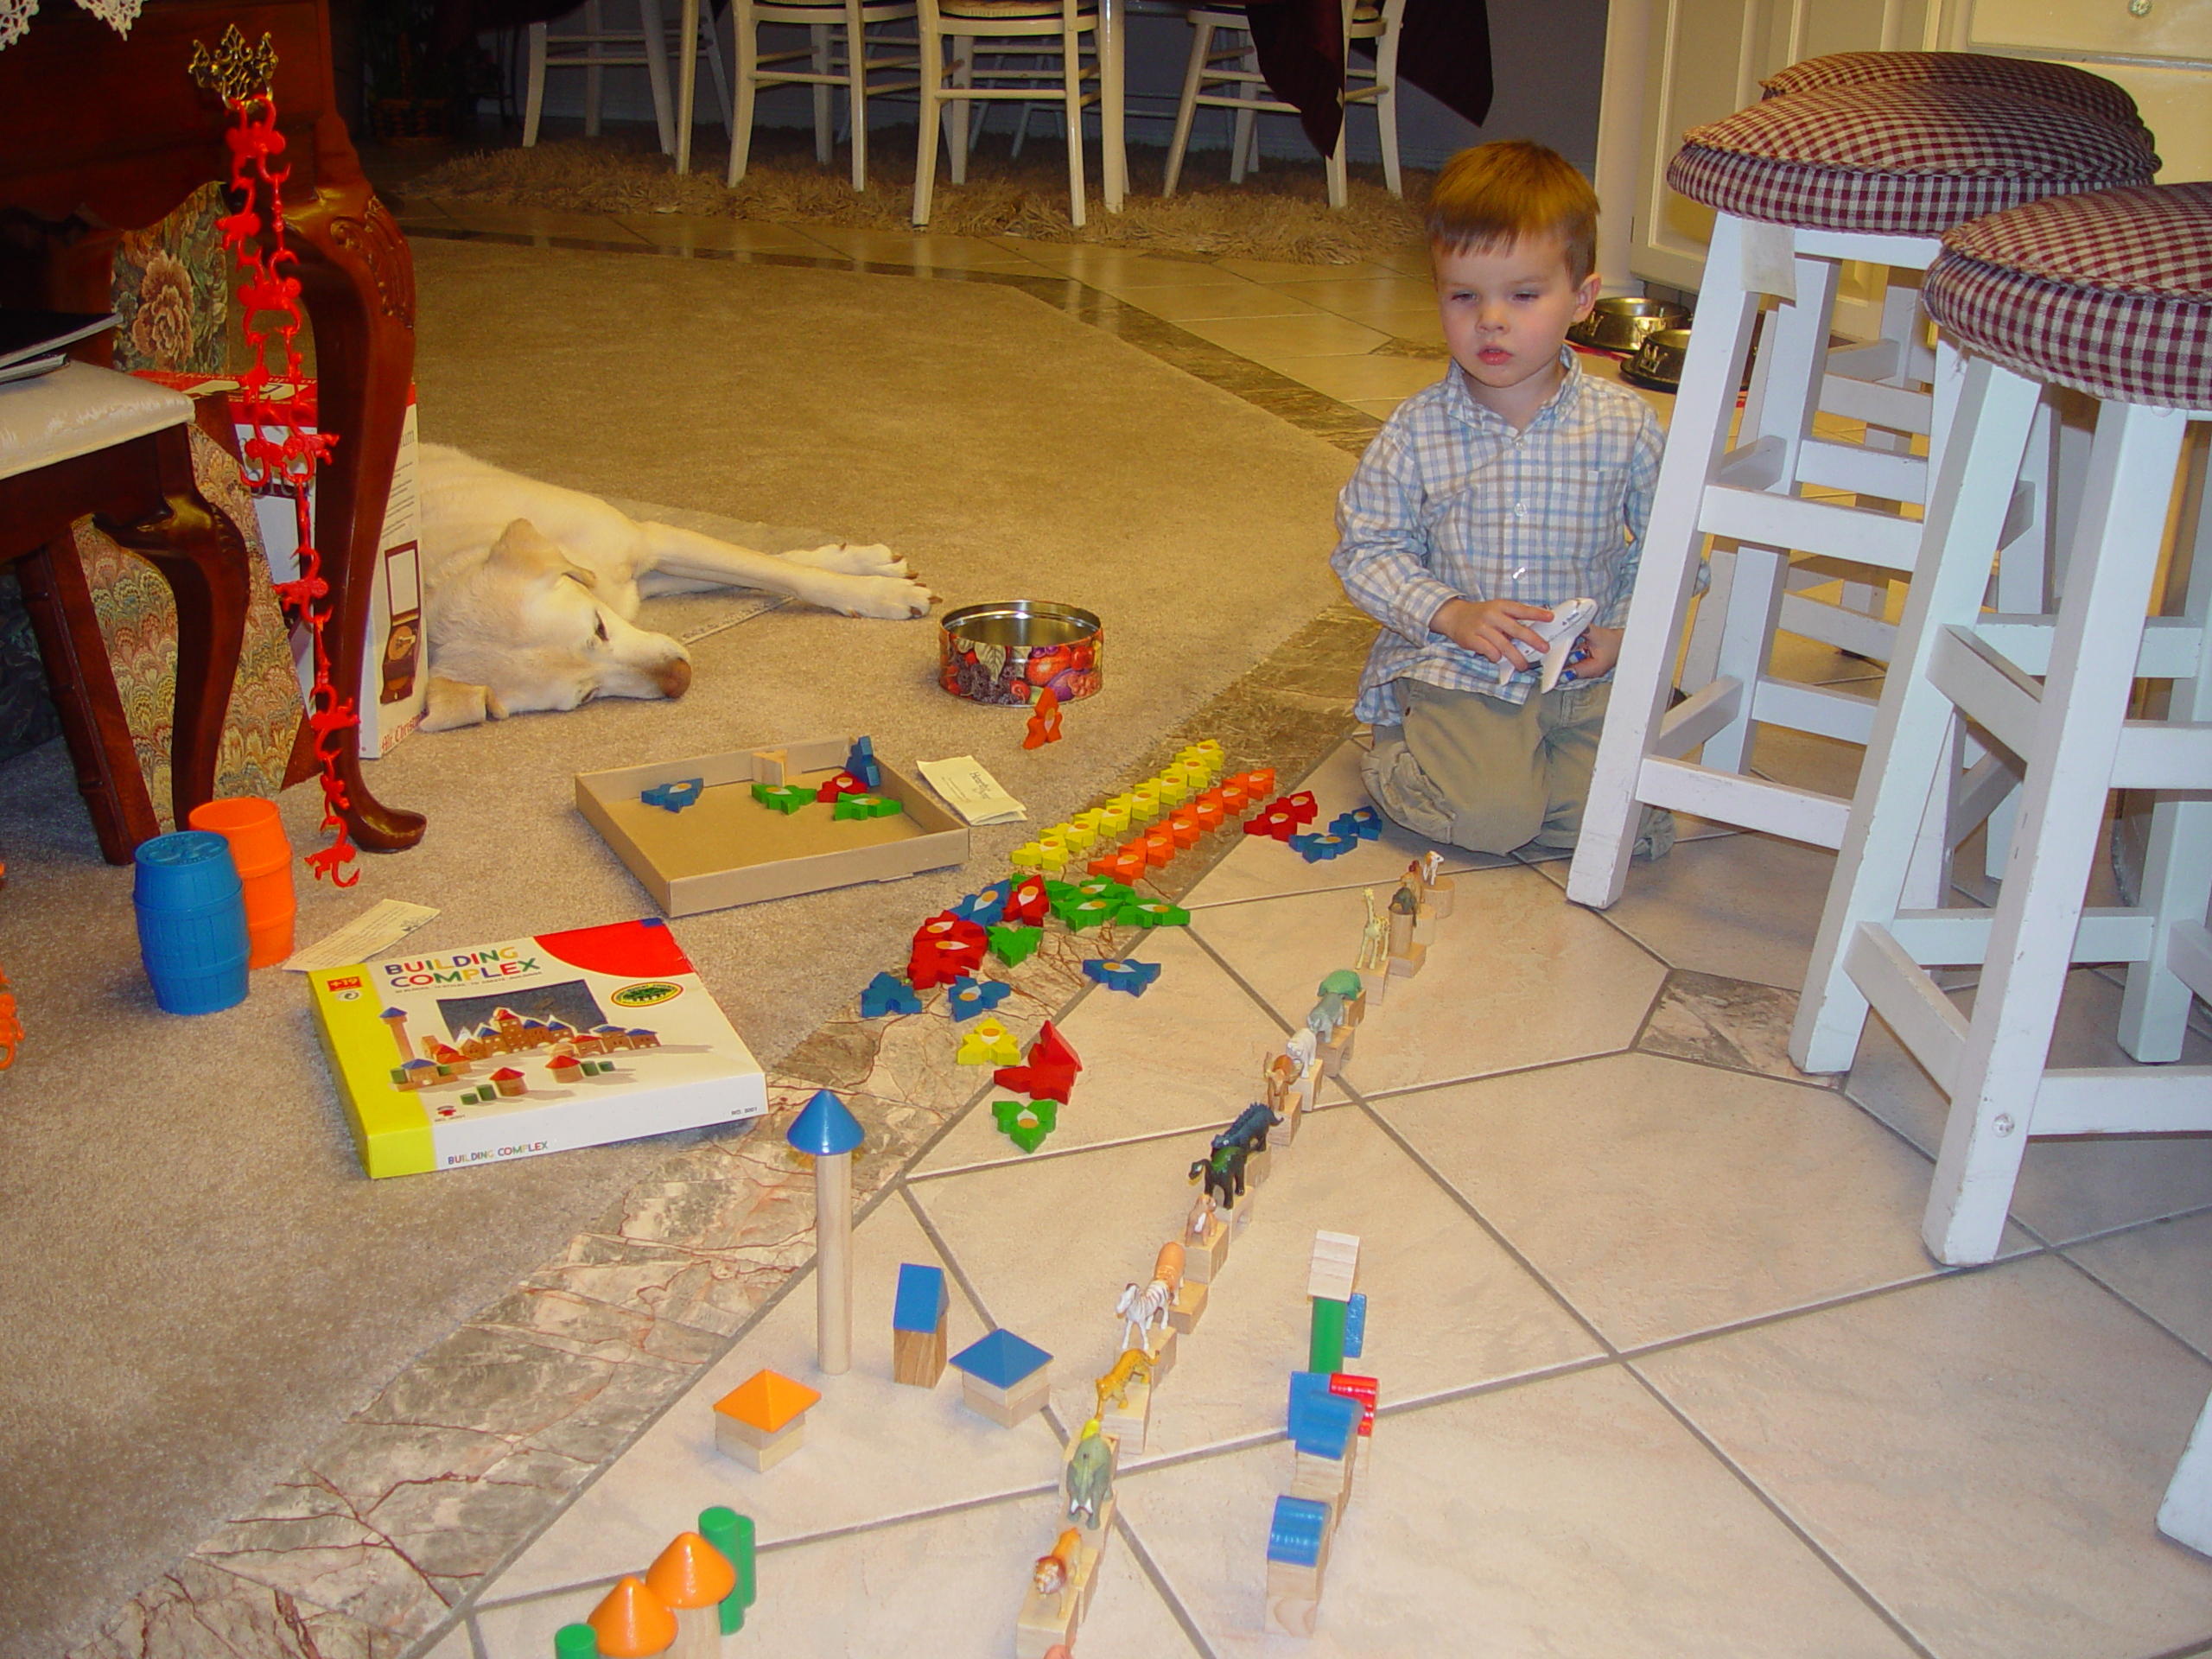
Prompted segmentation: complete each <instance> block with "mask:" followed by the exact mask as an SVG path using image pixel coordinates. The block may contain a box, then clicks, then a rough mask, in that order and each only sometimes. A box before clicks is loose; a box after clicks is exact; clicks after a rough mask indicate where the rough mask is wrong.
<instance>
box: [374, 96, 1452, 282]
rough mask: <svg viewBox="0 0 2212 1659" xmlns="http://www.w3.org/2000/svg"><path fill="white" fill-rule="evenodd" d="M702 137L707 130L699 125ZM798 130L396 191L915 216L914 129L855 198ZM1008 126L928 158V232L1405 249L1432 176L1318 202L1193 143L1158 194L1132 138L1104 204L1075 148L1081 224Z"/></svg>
mask: <svg viewBox="0 0 2212 1659" xmlns="http://www.w3.org/2000/svg"><path fill="white" fill-rule="evenodd" d="M703 136H704V133H703V130H702V137H703ZM812 143H813V141H812V139H811V137H810V136H809V135H806V134H804V133H797V132H791V131H787V130H780V129H774V128H764V129H762V130H760V131H759V132H757V133H756V134H755V135H754V138H753V150H752V155H751V157H750V160H749V162H748V164H747V170H746V175H745V177H744V178H743V179H742V180H741V181H739V182H738V184H737V187H736V188H734V189H732V188H728V187H727V186H725V185H724V184H723V183H722V179H723V177H724V175H725V174H726V173H727V171H728V165H729V151H728V147H727V146H726V145H725V144H724V143H721V141H720V139H719V138H718V137H717V138H715V139H713V140H709V142H706V143H702V144H701V145H700V146H698V147H696V148H695V149H693V151H692V156H691V168H692V170H691V171H690V173H689V174H687V175H683V176H681V177H679V176H678V175H677V173H676V171H675V168H674V164H673V163H672V162H671V161H670V160H669V158H668V157H667V156H663V155H661V154H660V153H659V151H658V150H657V149H653V148H652V146H651V145H650V144H649V143H645V142H642V141H639V140H638V139H635V138H634V137H630V136H627V135H622V136H616V135H607V136H603V137H598V138H563V139H551V140H547V141H545V142H543V143H539V144H537V146H536V147H535V148H533V149H487V150H480V151H478V152H476V153H474V154H473V155H467V156H457V157H455V158H454V159H453V160H452V161H449V162H445V163H443V164H442V166H439V167H437V168H434V169H432V170H431V171H429V172H428V173H425V174H423V175H420V176H419V177H417V178H416V179H415V180H413V181H410V184H409V185H408V186H407V188H406V191H405V194H407V195H409V196H410V197H412V196H428V197H433V198H435V199H437V200H444V201H474V202H485V203H496V204H499V205H504V206H511V207H550V208H561V209H564V210H567V211H569V212H577V213H690V214H696V215H700V216H702V217H711V218H723V219H757V220H762V221H767V222H772V223H783V224H798V223H808V222H810V223H814V224H819V225H841V226H853V227H855V228H861V229H869V230H884V231H903V230H909V229H911V228H912V207H913V191H914V132H913V129H912V128H911V127H892V128H888V129H886V130H881V131H878V132H874V133H871V134H870V136H869V144H868V188H867V190H866V191H865V192H863V193H862V194H859V195H855V194H853V189H852V181H851V178H850V176H849V166H850V162H849V156H848V154H847V152H846V151H845V150H844V149H842V148H840V149H838V150H837V152H836V156H835V159H834V160H833V162H832V164H831V165H830V166H829V168H822V167H819V166H817V164H816V162H815V160H814V151H813V148H812ZM1011 149H1012V143H1011V140H1010V138H1009V137H1007V135H1005V134H1000V133H987V134H985V135H984V137H983V139H982V143H980V144H979V145H978V146H977V148H976V151H975V152H974V153H973V155H971V156H970V157H969V168H968V182H967V183H966V184H964V185H956V184H954V183H952V182H951V181H950V177H949V176H948V175H947V174H946V172H945V170H944V168H942V167H940V168H939V171H938V182H937V191H936V195H935V197H934V200H933V207H932V210H931V219H930V229H931V231H932V232H941V233H943V234H945V235H949V236H970V237H988V236H1020V237H1027V238H1031V239H1033V240H1037V241H1046V242H1084V243H1096V244H1099V245H1110V246H1116V247H1127V248H1132V249H1139V250H1141V251H1145V252H1147V253H1161V254H1169V255H1175V254H1180V255H1185V256H1188V257H1193V258H1198V257H1206V258H1211V257H1220V256H1223V255H1237V256H1241V257H1245V258H1253V259H1279V260H1283V261H1286V262H1289V263H1293V264H1313V265H1348V264H1357V263H1359V262H1360V261H1362V260H1363V259H1369V258H1373V257H1376V256H1378V255H1381V254H1389V253H1396V252H1400V251H1403V250H1404V249H1405V247H1406V246H1407V245H1408V244H1409V243H1414V242H1417V241H1419V240H1420V238H1421V213H1420V207H1419V204H1420V203H1421V202H1422V201H1424V200H1426V199H1427V193H1428V175H1427V174H1422V173H1417V172H1412V171H1408V174H1407V175H1406V192H1407V199H1406V200H1399V199H1398V198H1396V197H1395V196H1393V195H1391V194H1389V192H1388V191H1386V190H1385V189H1383V187H1382V185H1381V183H1380V176H1381V175H1380V174H1379V173H1377V174H1376V178H1375V179H1374V180H1369V179H1366V178H1363V177H1361V176H1360V175H1359V173H1358V172H1357V170H1356V171H1355V172H1354V174H1353V176H1352V180H1351V200H1350V203H1349V204H1348V205H1347V206H1346V207H1344V208H1342V209H1332V208H1331V207H1329V204H1328V199H1327V195H1326V194H1325V188H1324V185H1323V181H1322V176H1321V163H1320V162H1319V160H1318V159H1316V160H1314V161H1312V162H1284V161H1278V160H1277V159H1275V158H1274V157H1272V156H1270V157H1268V160H1267V162H1266V166H1265V169H1264V171H1262V173H1260V174H1258V175H1255V176H1254V177H1251V178H1249V179H1247V181H1245V182H1244V183H1243V184H1241V185H1235V186H1232V185H1230V183H1229V182H1228V179H1227V168H1228V160H1227V155H1228V153H1227V151H1226V150H1199V151H1194V152H1193V153H1192V155H1191V156H1189V158H1188V159H1187V160H1186V161H1185V164H1184V168H1183V176H1182V181H1181V183H1180V185H1179V188H1178V192H1177V194H1175V195H1173V196H1169V197H1166V198H1163V197H1162V196H1161V195H1160V181H1161V179H1162V177H1163V175H1164V172H1165V168H1166V152H1165V151H1164V150H1161V149H1154V148H1149V147H1147V146H1143V145H1135V144H1133V145H1131V146H1130V147H1129V194H1128V197H1127V198H1126V200H1125V201H1124V205H1123V207H1122V211H1121V212H1120V213H1108V212H1106V210H1105V205H1104V202H1103V200H1102V199H1101V197H1100V196H1099V194H1098V179H1097V166H1096V161H1097V156H1096V151H1095V150H1093V151H1091V152H1090V155H1089V156H1087V158H1086V159H1087V162H1088V163H1089V166H1088V175H1089V176H1088V178H1087V180H1086V183H1087V185H1088V194H1089V198H1090V208H1089V211H1088V213H1087V214H1086V218H1087V219H1088V221H1089V222H1088V223H1087V224H1086V225H1084V227H1083V228H1082V229H1081V230H1077V228H1076V227H1075V226H1074V224H1073V222H1072V221H1071V219H1070V217H1069V214H1068V183H1067V149H1066V146H1065V144H1064V143H1061V142H1060V141H1059V140H1058V139H1056V138H1043V137H1034V136H1033V137H1031V138H1030V139H1029V141H1028V142H1027V143H1025V144H1024V145H1023V146H1022V150H1021V154H1020V156H1018V157H1017V156H1013V155H1011V154H1010V151H1011Z"/></svg>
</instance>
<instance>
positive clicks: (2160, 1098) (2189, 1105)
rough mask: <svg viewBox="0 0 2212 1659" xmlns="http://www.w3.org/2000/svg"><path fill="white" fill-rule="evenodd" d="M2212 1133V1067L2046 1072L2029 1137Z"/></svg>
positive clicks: (2114, 1067) (2030, 1121) (2087, 1068)
mask: <svg viewBox="0 0 2212 1659" xmlns="http://www.w3.org/2000/svg"><path fill="white" fill-rule="evenodd" d="M2206 1129H2212V1065H2095V1066H2088V1065H2085V1066H2069V1067H2066V1068H2064V1069H2063V1070H2056V1071H2046V1072H2044V1074H2043V1084H2042V1086H2041V1087H2040V1088H2038V1089H2037V1090H2036V1105H2035V1111H2034V1113H2033V1114H2032V1115H2031V1116H2030V1118H2029V1119H2028V1133H2029V1134H2030V1135H2190V1134H2197V1133H2202V1131H2204V1130H2206Z"/></svg>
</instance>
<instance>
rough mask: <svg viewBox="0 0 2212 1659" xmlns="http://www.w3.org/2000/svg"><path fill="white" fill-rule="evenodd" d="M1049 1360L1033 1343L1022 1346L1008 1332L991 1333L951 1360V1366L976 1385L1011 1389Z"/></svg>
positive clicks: (1011, 1333)
mask: <svg viewBox="0 0 2212 1659" xmlns="http://www.w3.org/2000/svg"><path fill="white" fill-rule="evenodd" d="M952 1363H954V1364H955V1365H957V1366H958V1367H959V1368H960V1369H961V1370H963V1371H965V1372H967V1373H968V1375H969V1376H972V1377H974V1378H975V1379H976V1381H977V1382H978V1383H988V1384H990V1386H991V1387H993V1388H995V1389H1010V1388H1012V1387H1013V1386H1014V1384H1015V1383H1019V1382H1020V1381H1021V1379H1022V1378H1023V1377H1025V1376H1030V1375H1031V1374H1032V1373H1033V1372H1035V1371H1036V1370H1039V1368H1040V1367H1042V1366H1045V1365H1048V1364H1050V1363H1052V1356H1051V1355H1050V1354H1048V1353H1046V1351H1044V1350H1043V1349H1042V1348H1039V1346H1038V1345H1037V1344H1035V1343H1033V1342H1024V1341H1023V1340H1022V1339H1021V1338H1020V1337H1017V1336H1015V1335H1014V1332H1011V1331H994V1332H991V1334H990V1335H989V1336H988V1337H985V1338H983V1339H982V1341H981V1342H976V1343H970V1344H969V1345H968V1346H967V1347H965V1348H963V1349H962V1350H961V1351H959V1352H958V1353H957V1354H955V1355H954V1356H953V1357H952Z"/></svg>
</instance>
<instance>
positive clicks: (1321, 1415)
mask: <svg viewBox="0 0 2212 1659" xmlns="http://www.w3.org/2000/svg"><path fill="white" fill-rule="evenodd" d="M1308 1378H1310V1379H1312V1380H1311V1381H1310V1382H1309V1381H1306V1380H1305V1379H1308ZM1361 1415H1362V1409H1361V1407H1360V1403H1359V1402H1358V1401H1357V1400H1354V1399H1351V1398H1349V1397H1348V1396H1346V1395H1338V1394H1331V1393H1330V1392H1329V1379H1328V1377H1327V1376H1326V1375H1325V1373H1323V1372H1320V1371H1293V1372H1292V1373H1291V1374H1290V1439H1291V1444H1292V1445H1294V1446H1296V1447H1297V1448H1298V1449H1299V1450H1300V1452H1305V1453H1306V1455H1307V1456H1308V1457H1314V1458H1341V1457H1342V1456H1344V1452H1346V1451H1347V1450H1348V1449H1349V1448H1350V1446H1351V1437H1352V1436H1353V1435H1354V1434H1356V1433H1358V1432H1359V1420H1360V1417H1361Z"/></svg>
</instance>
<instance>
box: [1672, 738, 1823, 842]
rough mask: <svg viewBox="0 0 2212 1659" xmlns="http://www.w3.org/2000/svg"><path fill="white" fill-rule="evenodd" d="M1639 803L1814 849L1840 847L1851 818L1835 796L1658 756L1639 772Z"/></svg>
mask: <svg viewBox="0 0 2212 1659" xmlns="http://www.w3.org/2000/svg"><path fill="white" fill-rule="evenodd" d="M1636 798H1637V800H1639V801H1643V802H1646V803H1648V804H1650V805H1653V806H1665V807H1671V808H1673V809H1674V810H1676V811H1678V812H1690V813H1694V814H1695V815H1696V816H1698V817H1701V818H1718V819H1719V821H1720V822H1721V823H1732V824H1734V825H1736V826H1737V827H1738V829H1764V830H1765V831H1766V832H1767V833H1768V834H1770V835H1776V836H1783V837H1784V838H1785V839H1787V840H1790V841H1804V842H1811V843H1812V844H1813V845H1814V846H1815V847H1840V846H1842V845H1843V826H1844V823H1845V821H1846V820H1847V818H1849V817H1850V816H1851V803H1850V802H1849V801H1844V800H1838V799H1837V798H1835V797H1834V796H1833V795H1822V794H1821V793H1819V792H1818V791H1815V790H1809V789H1799V788H1797V787H1796V785H1790V784H1777V783H1773V782H1770V781H1769V780H1768V779H1764V778H1748V777H1745V775H1744V774H1743V773H1741V772H1714V771H1713V770H1711V769H1710V768H1708V767H1705V766H1694V765H1693V764H1692V763H1690V762H1689V761H1688V760H1665V759H1662V758H1661V757H1659V756H1656V755H1654V756H1649V757H1647V758H1646V759H1645V760H1644V762H1643V766H1642V767H1641V768H1640V769H1639V770H1638V771H1637V782H1636Z"/></svg>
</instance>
